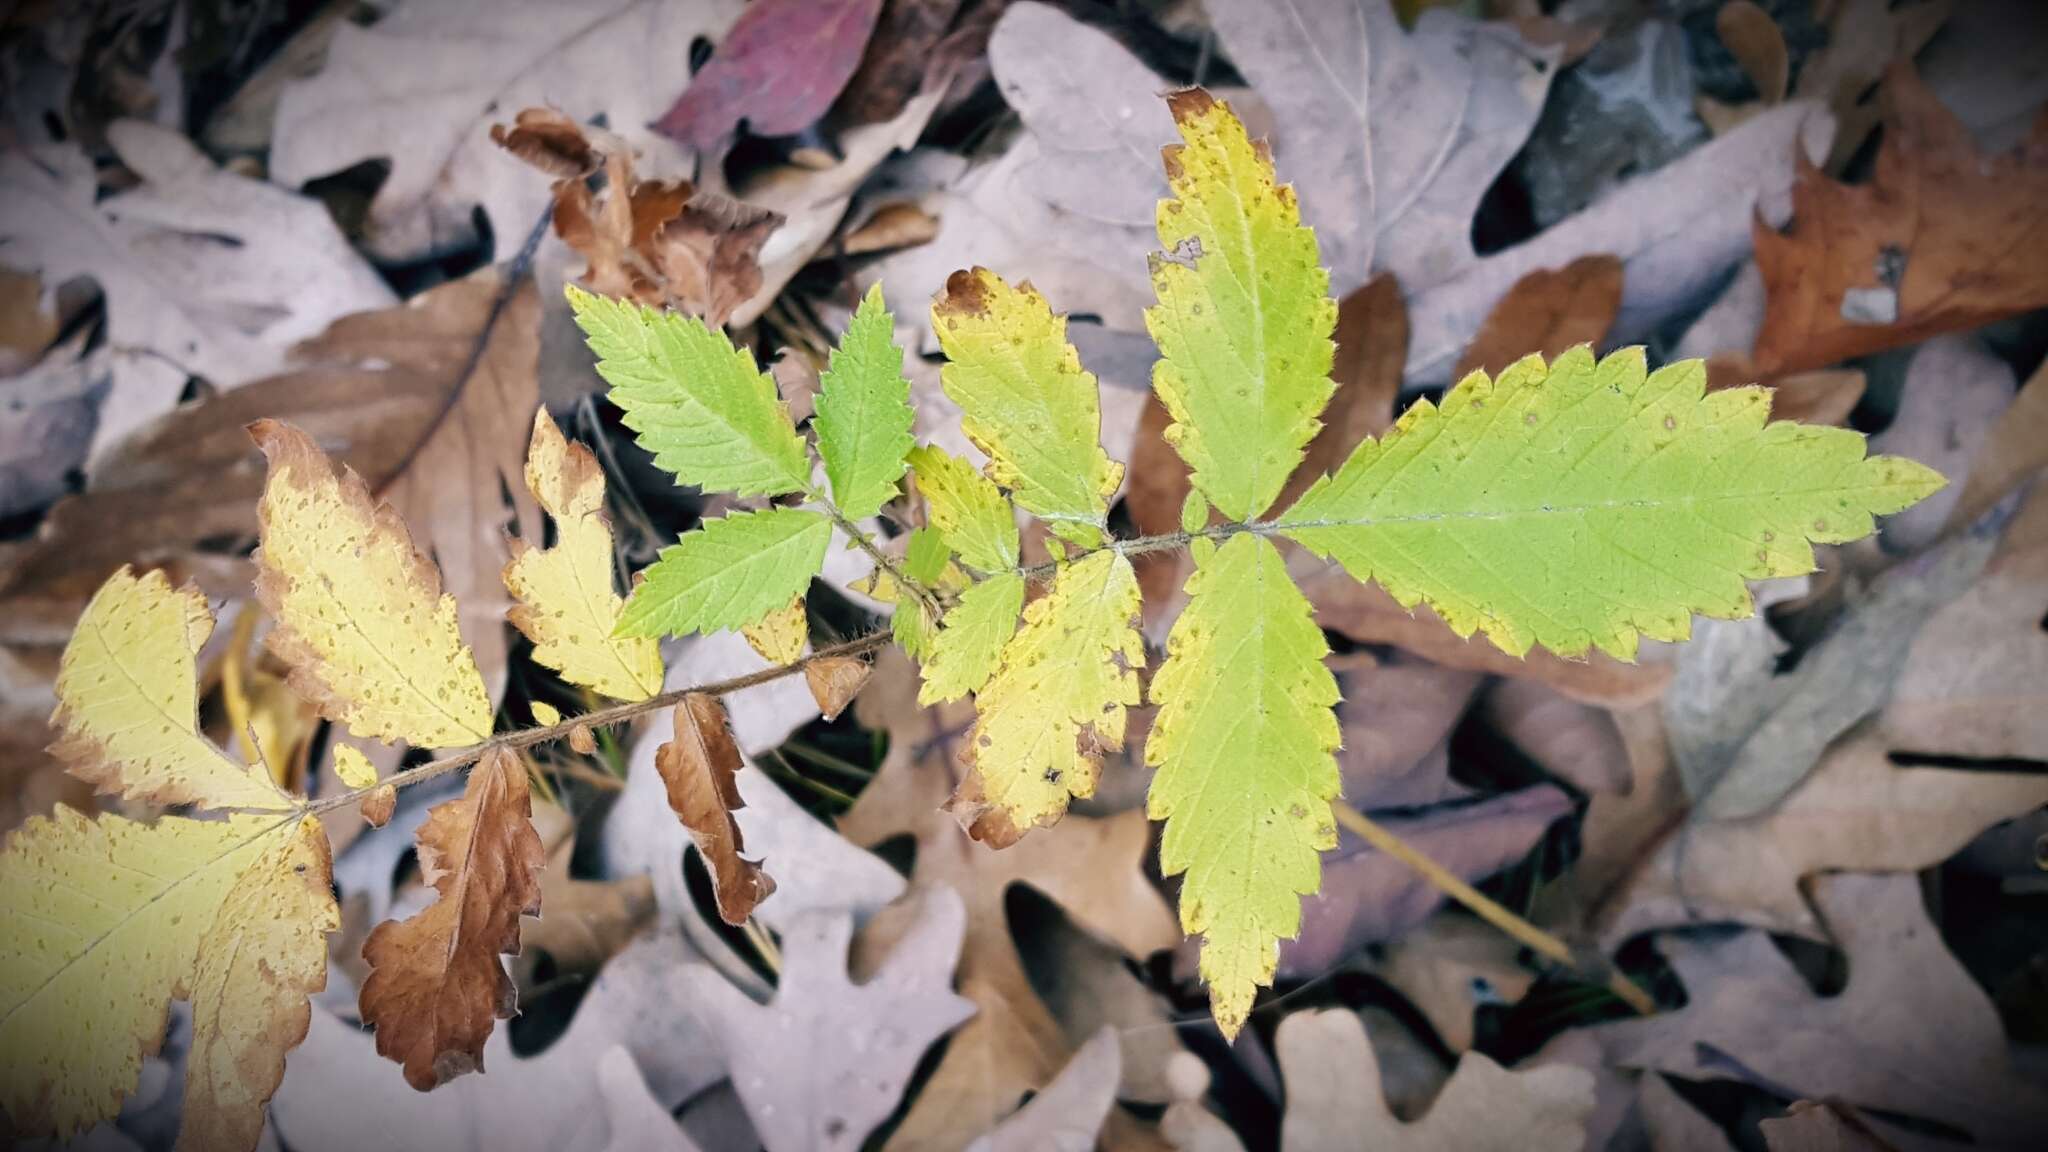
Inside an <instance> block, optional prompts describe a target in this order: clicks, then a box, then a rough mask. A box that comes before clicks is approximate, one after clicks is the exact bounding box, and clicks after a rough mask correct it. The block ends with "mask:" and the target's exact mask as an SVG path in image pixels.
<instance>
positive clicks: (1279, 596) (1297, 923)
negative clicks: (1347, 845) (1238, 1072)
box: [1145, 533, 1338, 1037]
mask: <svg viewBox="0 0 2048 1152" xmlns="http://www.w3.org/2000/svg"><path fill="white" fill-rule="evenodd" d="M1188 593H1189V600H1188V606H1187V608H1186V609H1185V610H1184V611H1183V612H1182V613H1181V616H1180V619H1179V620H1178V621H1176V622H1175V623H1174V626H1173V632H1172V634H1171V635H1170V636H1168V638H1167V642H1166V662H1165V663H1164V664H1162V665H1160V668H1159V672H1158V674H1157V675H1155V676H1154V677H1153V678H1152V701H1153V703H1155V704H1157V705H1159V714H1158V716H1157V717H1156V718H1155V719H1154V720H1153V722H1152V733H1151V735H1149V736H1147V737H1146V739H1145V763H1147V764H1149V765H1151V766H1153V767H1154V768H1157V769H1158V773H1157V775H1155V776H1153V778H1152V790H1151V793H1150V795H1149V796H1148V798H1147V800H1146V811H1147V813H1148V814H1149V815H1150V816H1151V817H1152V818H1153V819H1155V820H1164V821H1166V835H1165V838H1164V839H1163V840H1161V842H1160V847H1159V864H1160V868H1161V870H1162V871H1164V872H1165V874H1166V875H1168V876H1173V875H1177V874H1179V873H1182V872H1185V873H1187V879H1186V880H1184V881H1182V884H1181V893H1180V922H1181V927H1182V928H1183V929H1185V930H1187V931H1188V932H1199V933H1202V935H1203V941H1202V963H1201V969H1202V978H1203V979H1204V980H1206V981H1208V983H1209V995H1210V1011H1211V1012H1213V1013H1214V1014H1215V1016H1216V1023H1217V1024H1218V1026H1220V1027H1221V1028H1222V1029H1223V1034H1224V1035H1225V1036H1227V1037H1228V1036H1235V1035H1236V1034H1237V1030H1238V1029H1239V1028H1240V1027H1242V1026H1243V1025H1244V1020H1245V1016H1246V1014H1247V1013H1249V1012H1250V1011H1251V1006H1252V998H1253V996H1254V995H1255V994H1256V993H1257V990H1258V986H1259V985H1261V984H1267V983H1271V982H1272V979H1273V969H1274V964H1275V961H1276V959H1277V957H1278V955H1279V950H1278V941H1279V940H1281V939H1282V938H1286V937H1291V936H1293V935H1294V934H1295V933H1296V932H1297V931H1299V930H1300V927H1301V897H1302V896H1303V895H1304V894H1307V893H1310V892H1314V891H1315V890H1316V887H1317V885H1318V884H1320V883H1321V880H1322V866H1321V863H1320V862H1319V861H1318V860H1317V858H1316V853H1317V852H1318V851H1320V850H1321V849H1325V848H1332V847H1335V846H1336V843H1337V831H1336V825H1335V824H1334V823H1333V822H1332V820H1331V816H1330V801H1331V800H1333V799H1335V798H1336V796H1337V788H1338V778H1337V761H1336V757H1335V756H1334V753H1335V752H1336V749H1337V743H1338V732H1337V717H1336V714H1335V713H1334V712H1332V711H1331V706H1332V705H1334V704H1336V702H1337V681H1336V678H1335V677H1334V676H1332V675H1331V674H1330V671H1329V669H1327V668H1325V667H1324V666H1323V657H1324V656H1327V655H1328V654H1329V646H1328V645H1327V644H1325V643H1324V641H1323V633H1322V630H1321V629H1319V628H1317V627H1316V623H1315V619H1314V615H1313V612H1312V610H1311V608H1310V606H1309V602H1308V599H1307V597H1305V596H1303V595H1302V594H1301V591H1300V590H1299V589H1297V588H1296V587H1295V586H1294V583H1293V581H1291V580H1290V579H1288V576H1287V564H1286V561H1285V560H1283V559H1282V558H1281V556H1280V552H1279V549H1277V548H1275V547H1274V546H1273V544H1272V542H1271V541H1268V540H1266V539H1264V538H1263V537H1259V536H1255V535H1251V534H1249V533H1245V534H1241V535H1237V536H1233V537H1231V538H1230V539H1229V540H1227V541H1225V542H1224V543H1223V545H1222V546H1221V547H1220V548H1218V549H1217V550H1216V552H1215V554H1214V555H1212V556H1210V557H1209V558H1208V559H1207V560H1204V561H1203V562H1202V563H1201V566H1200V567H1199V568H1198V569H1197V570H1196V572H1195V575H1194V576H1193V578H1191V579H1190V580H1189V581H1188Z"/></svg>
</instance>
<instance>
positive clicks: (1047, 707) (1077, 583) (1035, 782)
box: [947, 550, 1145, 847]
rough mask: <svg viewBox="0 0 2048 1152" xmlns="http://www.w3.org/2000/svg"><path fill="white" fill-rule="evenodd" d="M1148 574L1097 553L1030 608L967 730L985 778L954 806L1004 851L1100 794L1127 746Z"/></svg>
mask: <svg viewBox="0 0 2048 1152" xmlns="http://www.w3.org/2000/svg"><path fill="white" fill-rule="evenodd" d="M1137 622H1138V577H1137V574H1136V573H1135V572H1133V571H1132V570H1131V562H1130V561H1129V560H1127V559H1125V558H1124V556H1123V555H1122V554H1121V553H1118V552H1113V551H1108V550H1104V551H1100V552H1095V553H1092V554H1091V555H1089V556H1086V557H1084V558H1082V559H1080V560H1077V561H1075V562H1074V563H1072V564H1069V565H1067V566H1066V567H1064V568H1062V569H1061V570H1060V573H1059V575H1058V576H1056V577H1055V578H1054V579H1053V585H1052V591H1051V592H1049V593H1047V594H1046V595H1045V596H1044V597H1042V598H1041V599H1039V600H1037V601H1036V602H1034V603H1033V604H1032V605H1031V606H1030V607H1029V608H1027V609H1025V612H1024V627H1023V628H1021V629H1019V630H1018V632H1017V634H1016V636H1014V637H1012V638H1011V640H1010V642H1009V643H1008V644H1006V645H1004V647H1003V652H1002V663H1001V667H1000V668H999V669H998V670H997V671H996V674H995V677H994V679H992V680H990V681H989V682H988V683H987V684H986V685H985V686H983V688H982V689H981V692H980V693H979V694H978V695H977V696H976V697H975V701H974V703H975V708H976V711H977V712H978V713H979V715H978V717H977V718H976V720H975V723H974V730H973V731H972V732H971V733H969V734H968V737H967V749H968V751H967V754H968V756H969V757H970V758H971V760H972V762H973V765H974V774H973V775H972V776H970V777H969V779H968V780H967V782H966V783H964V784H962V785H961V786H960V789H959V790H958V791H956V792H955V793H954V794H953V799H952V800H951V801H949V802H948V805H947V807H949V808H950V809H951V810H952V811H953V814H954V816H955V817H956V818H958V819H959V821H960V823H961V824H962V825H963V826H965V827H966V828H967V830H968V832H969V833H970V834H972V835H973V836H974V838H975V839H977V840H983V841H987V842H988V843H990V844H994V845H996V846H997V847H1001V846H1003V845H1005V844H1008V843H1011V842H1013V841H1015V840H1016V838H1017V837H1018V836H1021V835H1023V833H1024V832H1025V831H1027V830H1029V829H1031V828H1033V827H1036V826H1038V825H1041V824H1050V823H1052V822H1053V821H1055V820H1057V819H1059V818H1060V816H1061V815H1062V814H1064V813H1065V812H1066V810H1067V798H1068V797H1069V796H1090V795H1093V794H1094V792H1095V777H1096V775H1097V774H1098V773H1099V772H1100V771H1101V768H1102V753H1103V752H1105V751H1114V750H1116V749H1118V748H1122V747H1123V746H1124V718H1125V717H1124V710H1125V707H1126V706H1127V705H1131V704H1136V703H1137V702H1138V700H1139V692H1138V669H1139V668H1141V667H1143V666H1144V663H1145V641H1144V639H1143V638H1142V637H1141V636H1139V635H1138V629H1137Z"/></svg>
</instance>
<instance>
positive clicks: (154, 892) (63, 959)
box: [0, 807, 326, 1138]
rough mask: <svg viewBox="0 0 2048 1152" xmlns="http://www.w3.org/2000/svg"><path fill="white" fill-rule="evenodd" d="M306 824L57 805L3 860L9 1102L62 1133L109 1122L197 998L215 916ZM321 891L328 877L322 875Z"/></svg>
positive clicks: (20, 1119)
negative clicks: (169, 1020) (172, 1011)
mask: <svg viewBox="0 0 2048 1152" xmlns="http://www.w3.org/2000/svg"><path fill="white" fill-rule="evenodd" d="M295 824H296V821H294V820H293V819H292V818H291V817H288V816H285V817H280V816H278V815H275V814H272V815H264V816H257V815H235V816H230V817H228V818H227V819H225V820H194V819H187V818H184V817H178V816H165V817H162V818H160V819H158V820H157V822H156V823H155V824H138V823H136V822H134V821H132V820H127V819H124V818H122V817H119V816H114V815H111V814H109V815H103V816H100V817H99V818H98V819H94V820H88V819H87V818H86V817H84V816H82V815H80V814H79V813H78V812H76V811H75V810H73V809H70V808H65V807H59V808H58V809H57V810H56V813H55V814H54V815H53V816H51V817H49V818H44V817H40V816H38V817H33V818H31V819H30V820H29V821H28V823H26V824H24V825H23V826H22V827H21V828H20V829H18V830H17V831H15V832H14V834H13V835H12V836H10V837H9V839H8V841H7V847H6V850H5V852H4V854H0V1107H5V1108H6V1110H7V1114H8V1116H9V1117H11V1118H12V1119H13V1121H14V1123H15V1124H16V1125H17V1126H18V1127H20V1128H22V1129H25V1130H28V1131H33V1132H51V1133H53V1134H55V1135H56V1136H58V1137H59V1138H63V1137H66V1136H69V1135H71V1134H73V1133H75V1132H79V1131H81V1130H83V1129H86V1128H90V1127H91V1126H92V1125H93V1124H95V1123H97V1122H98V1121H101V1120H107V1119H112V1118H113V1116H114V1114H115V1112H116V1111H118V1110H119V1108H120V1105H121V1098H122V1097H123V1096H124V1095H126V1094H127V1093H129V1092H131V1091H133V1090H134V1088H135V1080H136V1076H137V1075H138V1073H139V1072H140V1070H141V1067H142V1055H143V1053H144V1052H145V1051H149V1050H154V1049H155V1047H156V1045H157V1044H158V1042H159V1041H160V1040H161V1039H162V1037H163V1029H164V1021H165V1014H166V1012H167V1011H168V1010H169V1007H170V1002H171V1000H173V999H174V998H183V997H185V996H187V995H188V994H189V993H190V991H191V989H192V987H193V970H194V965H195V962H196V960H197V957H198V955H199V951H200V948H201V942H202V941H203V940H204V939H205V938H206V935H207V932H208V930H209V928H211V926H212V925H213V921H214V912H215V910H216V909H218V908H219V907H220V905H221V902H222V901H223V900H225V899H227V896H228V893H229V892H230V891H231V890H232V889H233V888H234V887H235V884H236V882H237V881H238V880H240V879H241V877H242V876H243V874H244V873H245V872H246V871H248V869H249V868H250V866H251V865H253V864H255V863H256V862H257V861H258V860H260V859H262V858H263V856H264V854H265V853H266V852H268V851H269V850H270V848H271V847H272V846H273V845H274V844H276V843H277V842H279V840H280V839H281V838H283V837H284V836H286V835H288V834H289V832H290V830H291V829H292V828H293V827H294V826H295ZM321 886H322V890H323V891H325V887H326V881H325V878H324V877H323V878H322V881H321Z"/></svg>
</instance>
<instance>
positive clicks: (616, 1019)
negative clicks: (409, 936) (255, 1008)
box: [271, 930, 726, 1152]
mask: <svg viewBox="0 0 2048 1152" xmlns="http://www.w3.org/2000/svg"><path fill="white" fill-rule="evenodd" d="M703 967H704V961H703V959H702V958H701V957H699V956H697V955H695V954H694V953H693V951H692V950H691V949H690V948H689V946H688V945H687V944H685V943H684V942H683V940H682V938H681V937H680V936H679V935H677V934H676V933H675V932H674V931H673V930H671V931H667V932H658V933H655V934H651V935H647V936H643V937H641V938H640V939H639V940H636V941H635V942H634V943H633V944H632V945H630V946H629V947H627V948H626V950H625V951H623V952H621V953H619V954H618V955H617V956H616V957H614V958H613V959H612V961H611V963H609V964H607V965H605V967H604V970H603V971H602V972H600V973H598V976H597V979H596V981H595V982H593V983H592V984H591V986H590V990H589V992H588V993H587V994H585V995H584V997H583V999H582V1001H581V1003H580V1004H578V1005H577V1008H576V1015H575V1017H574V1018H573V1019H571V1020H570V1021H569V1027H568V1031H566V1032H564V1033H563V1034H562V1035H561V1037H560V1038H559V1039H557V1040H555V1042H554V1043H553V1044H550V1045H549V1046H548V1047H547V1048H545V1049H544V1050H542V1051H540V1052H538V1053H528V1054H524V1055H522V1054H520V1053H518V1052H515V1051H514V1050H513V1046H512V1041H511V1039H510V1037H509V1035H508V1033H509V1031H510V1030H509V1029H505V1028H500V1029H498V1030H496V1031H495V1032H493V1033H492V1034H491V1039H490V1041H489V1043H487V1044H486V1045H485V1047H484V1056H485V1060H486V1062H487V1063H488V1065H489V1067H490V1073H489V1074H488V1075H484V1076H464V1077H462V1078H460V1079H458V1080H455V1081H452V1082H450V1083H448V1084H444V1085H442V1086H441V1087H440V1088H438V1089H436V1090H435V1091H433V1092H430V1093H424V1094H423V1093H419V1092H415V1091H413V1090H412V1089H411V1088H409V1087H407V1086H406V1084H405V1082H404V1081H403V1080H401V1079H400V1078H399V1077H397V1076H395V1075H393V1074H392V1069H391V1065H389V1064H388V1063H386V1062H384V1061H383V1060H380V1059H378V1057H377V1054H376V1052H375V1051H374V1049H373V1045H374V1040H373V1037H372V1036H371V1035H370V1034H368V1033H366V1032H363V1031H361V1030H360V1029H359V1028H358V1027H357V1026H356V1025H355V1024H354V1023H353V1022H352V1021H349V1020H346V1019H342V1018H337V1017H336V1016H335V1015H334V1013H333V1012H330V1011H327V1010H324V1009H320V1008H316V1009H315V1010H314V1012H313V1022H312V1030H311V1032H310V1033H308V1035H307V1037H306V1042H305V1043H304V1044H302V1045H301V1046H300V1047H298V1048H297V1049H295V1050H294V1051H293V1052H292V1054H291V1056H290V1058H289V1060H288V1061H287V1062H286V1069H285V1078H284V1083H283V1084H282V1085H281V1086H280V1087H279V1088H278V1093H277V1096H276V1097H275V1098H274V1099H273V1100H272V1102H271V1116H272V1117H273V1119H274V1120H275V1121H276V1124H277V1133H278V1136H279V1137H280V1139H281V1140H282V1141H283V1142H284V1143H285V1145H286V1146H287V1147H290V1148H294V1149H303V1150H305V1152H356V1150H358V1149H362V1148H379V1149H389V1150H390V1152H447V1150H448V1149H470V1150H473V1152H486V1150H490V1149H502V1150H509V1149H520V1148H548V1149H571V1148H600V1147H603V1144H604V1135H605V1131H606V1126H607V1125H608V1124H609V1122H610V1118H609V1117H608V1116H607V1114H606V1110H605V1108H604V1106H603V1095H602V1092H601V1089H600V1085H599V1083H598V1077H597V1072H598V1069H599V1068H600V1067H601V1066H602V1064H603V1058H604V1056H605V1054H606V1053H607V1052H609V1051H611V1050H612V1049H614V1048H618V1047H624V1048H625V1049H626V1050H627V1052H629V1053H630V1054H631V1055H632V1057H633V1059H634V1061H635V1062H636V1063H637V1064H638V1066H639V1070H640V1072H641V1074H642V1076H643V1077H644V1079H645V1083H646V1085H647V1088H648V1089H649V1090H650V1091H651V1092H652V1094H653V1096H654V1099H655V1100H656V1102H657V1103H659V1104H660V1105H661V1106H662V1107H663V1108H674V1107H675V1106H677V1105H679V1104H681V1103H682V1102H683V1101H684V1100H687V1099H690V1098H692V1097H694V1096H696V1095H697V1094H698V1093H700V1092H703V1091H704V1090H705V1089H707V1088H709V1087H710V1086H711V1085H713V1084H714V1083H716V1082H718V1081H720V1080H723V1079H724V1078H725V1074H726V1070H725V1064H724V1061H723V1060H721V1059H720V1058H719V1056H718V1054H717V1052H716V1050H715V1049H716V1045H715V1044H713V1043H712V1038H711V1037H710V1036H709V1035H708V1034H707V1033H706V1032H705V1028H704V1023H703V1021H702V1019H701V1017H700V1016H699V1015H698V1013H697V1012H696V1011H695V1010H694V1005H695V1002H696V989H695V985H694V984H693V983H692V982H691V977H690V973H691V972H692V971H695V970H701V969H702V968H703Z"/></svg>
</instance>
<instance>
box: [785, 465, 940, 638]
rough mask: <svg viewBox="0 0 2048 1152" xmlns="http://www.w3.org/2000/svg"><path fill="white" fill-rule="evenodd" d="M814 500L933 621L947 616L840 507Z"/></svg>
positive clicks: (925, 590)
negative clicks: (928, 613) (922, 606)
mask: <svg viewBox="0 0 2048 1152" xmlns="http://www.w3.org/2000/svg"><path fill="white" fill-rule="evenodd" d="M812 498H813V499H815V500H817V502H818V503H820V504H822V505H824V508H825V511H826V512H827V513H828V514H829V515H830V516H831V517H832V523H833V524H835V525H837V526H838V528H839V530H840V531H841V532H844V533H846V538H847V539H849V540H851V541H853V542H854V544H855V545H856V546H858V547H859V548H860V550H861V551H863V552H865V553H867V554H868V559H870V560H873V561H874V562H875V567H877V568H880V569H881V570H882V571H884V572H887V573H888V574H889V578H890V579H891V580H894V581H895V582H896V586H897V587H898V588H901V589H904V590H906V591H908V592H909V593H910V594H911V595H912V596H915V597H917V600H918V603H920V604H923V605H924V606H925V610H926V611H928V612H930V613H931V617H932V619H933V620H937V619H938V618H939V617H941V616H943V615H945V610H944V609H943V608H941V607H940V606H939V601H938V598H937V597H935V596H933V595H932V592H931V589H929V588H926V587H925V586H924V585H922V584H920V583H918V582H917V581H915V580H912V579H911V578H910V577H909V576H907V575H905V574H904V572H903V567H902V566H901V565H899V564H898V563H896V561H895V560H893V559H891V558H890V557H889V556H888V555H887V554H886V553H884V552H883V551H882V550H881V549H880V548H877V547H876V546H875V542H874V541H873V540H870V539H868V534H867V533H865V532H863V531H861V530H860V525H858V524H855V523H854V522H853V521H851V520H848V519H847V518H846V516H845V515H844V514H843V513H841V512H840V511H839V505H837V504H834V503H832V502H831V501H830V500H827V499H825V498H823V497H822V496H820V495H818V494H817V493H812Z"/></svg>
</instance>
